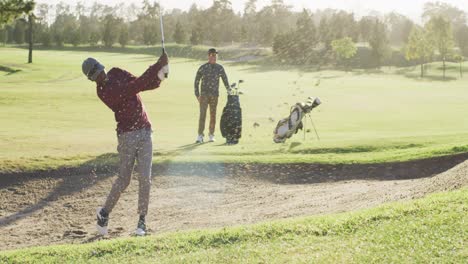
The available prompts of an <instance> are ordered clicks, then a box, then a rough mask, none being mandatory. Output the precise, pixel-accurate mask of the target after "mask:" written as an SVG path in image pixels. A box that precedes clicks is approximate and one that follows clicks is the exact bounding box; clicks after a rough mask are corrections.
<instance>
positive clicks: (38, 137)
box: [0, 48, 468, 171]
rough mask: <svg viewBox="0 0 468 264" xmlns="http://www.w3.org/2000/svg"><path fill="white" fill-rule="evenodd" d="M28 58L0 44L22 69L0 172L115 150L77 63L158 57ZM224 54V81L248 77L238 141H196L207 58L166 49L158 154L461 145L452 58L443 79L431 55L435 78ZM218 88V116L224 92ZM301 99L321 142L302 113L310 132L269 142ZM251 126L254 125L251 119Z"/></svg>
mask: <svg viewBox="0 0 468 264" xmlns="http://www.w3.org/2000/svg"><path fill="white" fill-rule="evenodd" d="M156 52H159V51H157V50H156V48H155V53H156ZM26 55H27V52H26V51H25V50H23V49H16V48H0V65H2V66H6V67H9V68H12V69H16V70H21V71H19V72H16V73H8V72H5V71H1V72H0V120H1V126H0V138H1V140H0V150H1V151H0V166H1V168H0V170H1V171H7V170H15V169H20V170H27V169H37V168H53V167H56V166H62V165H77V164H79V163H83V162H85V161H88V160H90V159H94V158H95V157H96V156H99V155H102V154H105V153H115V152H116V149H115V147H116V136H115V122H114V117H113V113H112V112H111V111H110V110H109V109H107V108H106V107H105V106H104V105H103V104H102V103H101V102H100V101H99V99H98V98H97V96H96V91H95V85H94V84H93V83H91V82H89V81H88V80H87V79H86V78H84V76H83V75H82V73H81V62H82V61H83V60H84V59H85V58H87V57H89V56H93V57H95V58H97V59H99V60H100V61H102V62H103V63H104V64H105V65H106V66H107V68H108V69H109V68H111V67H112V66H118V67H122V68H125V69H127V70H129V71H131V72H133V73H134V74H136V75H139V74H141V73H142V72H143V71H144V70H145V68H146V67H147V66H148V65H150V64H151V63H152V62H153V61H155V59H156V58H155V56H149V55H138V54H128V53H126V54H118V53H109V52H92V53H90V52H78V51H36V52H35V53H34V56H35V63H34V64H32V65H28V64H25V63H24V62H25V60H26ZM220 61H221V63H222V64H224V66H225V68H226V71H227V73H228V77H229V79H230V82H234V81H237V80H238V79H243V80H245V84H243V90H244V91H245V95H244V96H242V97H241V104H242V108H243V113H244V116H243V118H244V131H243V137H242V139H241V144H239V145H238V146H234V147H232V146H231V147H228V146H223V145H222V144H223V143H224V142H223V138H221V135H220V133H217V139H218V141H217V142H216V143H212V144H204V145H202V146H193V145H192V143H193V142H194V140H195V138H196V130H197V118H198V106H197V103H196V100H195V97H194V95H193V79H194V76H195V72H196V70H197V68H198V66H199V65H200V64H202V63H203V62H204V61H199V60H190V59H183V58H172V59H171V73H170V79H169V80H167V81H166V82H164V83H163V85H162V87H161V88H160V89H158V90H156V91H149V92H144V93H143V99H144V103H145V106H146V109H147V110H148V113H149V116H150V118H151V120H152V123H153V129H154V131H155V133H154V149H155V154H156V156H155V157H156V159H155V161H158V160H162V159H171V160H173V161H221V162H322V163H343V162H345V163H350V162H381V161H391V160H406V159H414V158H420V157H428V156H434V155H444V154H451V153H460V152H466V151H468V115H467V114H466V113H467V112H468V104H467V103H466V102H468V77H465V78H464V79H458V71H457V68H456V67H455V66H454V67H453V68H452V69H451V70H450V71H449V73H448V75H449V77H450V78H449V80H448V81H441V80H438V79H437V78H436V77H437V76H439V75H440V71H439V70H438V69H437V67H438V64H434V65H432V68H431V69H430V71H429V74H430V75H431V76H432V77H430V78H427V79H423V80H420V79H418V78H414V76H417V75H418V70H419V69H418V68H417V67H416V68H414V69H413V68H410V69H388V68H383V72H378V73H375V72H365V71H363V70H359V71H354V72H340V71H320V72H303V71H299V70H297V69H289V68H288V67H266V66H256V65H253V64H246V65H238V64H236V65H232V64H231V63H229V62H225V61H223V57H222V54H221V56H220ZM221 87H222V86H221ZM221 95H222V96H221V100H220V104H219V108H218V121H219V117H220V113H221V111H222V107H223V106H224V103H225V92H224V91H222V92H221ZM308 96H318V97H320V98H321V99H322V101H323V105H322V106H320V107H319V108H317V109H316V110H314V111H313V113H312V118H313V121H314V123H315V125H316V127H317V129H318V132H319V134H320V138H321V140H320V141H317V140H316V139H315V133H314V132H313V128H312V126H311V125H310V120H308V119H307V120H306V129H309V130H310V133H307V134H306V140H304V139H303V137H304V134H303V133H302V132H299V133H298V134H297V135H295V136H294V137H293V138H292V139H290V140H288V141H287V143H285V144H274V143H273V141H272V131H273V129H274V127H275V125H276V122H277V121H278V120H279V119H280V118H283V117H285V116H287V114H288V112H289V107H290V106H291V104H293V103H295V102H298V101H302V100H305V99H306V98H307V97H308ZM218 123H219V122H218ZM254 123H258V124H259V125H260V126H259V127H256V128H254V125H253V124H254ZM218 131H219V130H218Z"/></svg>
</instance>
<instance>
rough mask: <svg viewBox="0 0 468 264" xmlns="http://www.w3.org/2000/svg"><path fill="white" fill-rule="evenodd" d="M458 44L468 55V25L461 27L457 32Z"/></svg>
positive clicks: (463, 53) (463, 52) (462, 51)
mask: <svg viewBox="0 0 468 264" xmlns="http://www.w3.org/2000/svg"><path fill="white" fill-rule="evenodd" d="M456 35H457V36H458V37H457V44H458V47H459V48H460V51H461V53H462V55H465V56H468V26H467V25H464V26H462V27H460V29H459V30H458V32H457V34H456Z"/></svg>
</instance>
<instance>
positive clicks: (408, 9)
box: [37, 0, 468, 21]
mask: <svg viewBox="0 0 468 264" xmlns="http://www.w3.org/2000/svg"><path fill="white" fill-rule="evenodd" d="M80 1H81V2H84V3H85V4H89V5H91V4H92V3H93V2H95V1H96V0H80ZM150 1H151V2H152V0H150ZM434 1H436V0H432V1H431V0H285V1H284V2H285V3H286V4H288V5H291V6H293V9H294V10H301V9H302V8H307V9H310V10H316V9H325V8H334V9H343V10H347V11H353V12H354V13H356V14H357V15H365V14H368V13H369V11H370V10H376V11H379V12H382V13H389V12H392V11H396V12H398V13H400V14H403V15H406V16H408V17H410V18H412V19H413V20H416V21H418V20H419V19H420V16H421V13H422V10H423V6H424V3H426V2H434ZM437 1H440V2H444V3H448V4H451V5H453V6H456V7H458V8H460V9H462V10H464V11H465V12H468V0H437ZM37 2H38V3H48V4H57V3H59V2H61V0H37ZM62 2H65V3H68V4H74V3H76V2H78V1H70V0H68V1H62ZM98 2H100V3H102V4H109V5H115V4H118V3H121V2H125V3H132V2H133V3H137V4H140V3H141V2H142V0H125V1H123V0H99V1H98ZM159 2H160V3H161V5H162V6H163V7H164V8H165V9H173V8H179V9H182V10H188V9H189V8H190V6H191V5H192V4H193V3H196V4H197V5H198V6H200V7H203V8H206V7H209V6H211V4H212V2H213V0H198V1H194V0H159ZM246 2H247V1H245V0H231V3H232V7H233V9H234V10H235V11H236V12H242V10H243V9H244V5H245V3H246ZM269 3H271V0H258V1H257V8H258V9H260V8H262V7H263V6H265V5H268V4H269Z"/></svg>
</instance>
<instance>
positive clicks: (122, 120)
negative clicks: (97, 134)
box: [97, 62, 162, 134]
mask: <svg viewBox="0 0 468 264" xmlns="http://www.w3.org/2000/svg"><path fill="white" fill-rule="evenodd" d="M161 68H162V66H161V63H159V62H158V63H156V64H154V65H152V66H150V67H149V68H148V69H147V70H146V71H145V73H143V75H141V76H140V77H136V76H134V75H132V74H131V73H129V72H127V71H125V70H122V69H119V68H112V69H111V70H110V71H109V72H108V73H107V78H108V81H107V82H106V83H105V84H104V85H103V86H100V85H99V84H98V85H97V95H98V97H99V98H100V99H101V101H103V102H104V104H106V105H107V106H108V107H109V108H110V109H111V110H112V111H113V112H114V114H115V121H117V133H119V134H121V133H124V132H129V131H134V130H139V129H142V128H151V122H150V121H149V119H148V115H147V114H146V111H145V107H144V106H143V103H142V102H141V97H140V95H139V94H138V93H139V92H141V91H146V90H152V89H156V88H158V87H159V85H160V83H161V81H160V80H159V78H158V77H157V74H158V71H159V70H160V69H161Z"/></svg>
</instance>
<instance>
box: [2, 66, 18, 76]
mask: <svg viewBox="0 0 468 264" xmlns="http://www.w3.org/2000/svg"><path fill="white" fill-rule="evenodd" d="M0 71H3V72H7V75H10V74H14V73H17V72H20V71H21V70H19V69H13V68H10V67H7V66H3V65H0Z"/></svg>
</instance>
